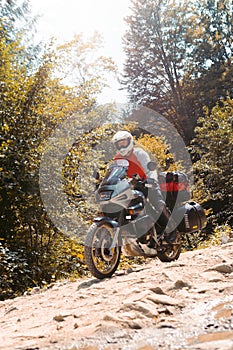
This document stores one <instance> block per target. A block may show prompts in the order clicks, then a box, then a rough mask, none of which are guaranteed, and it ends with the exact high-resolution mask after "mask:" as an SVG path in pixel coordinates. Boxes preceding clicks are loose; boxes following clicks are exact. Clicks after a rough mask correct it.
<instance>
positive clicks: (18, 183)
mask: <svg viewBox="0 0 233 350" xmlns="http://www.w3.org/2000/svg"><path fill="white" fill-rule="evenodd" d="M10 14H11V12H8V15H9V16H10ZM1 24H2V23H1ZM12 30H13V29H12ZM74 45H76V48H78V47H79V49H80V51H79V56H76V63H77V65H76V67H73V68H74V69H76V70H78V69H79V71H81V70H82V72H83V73H84V75H83V79H82V81H81V80H79V81H78V82H76V84H74V85H73V86H69V85H68V84H65V82H64V81H63V82H61V75H60V76H59V74H61V72H62V69H63V68H64V67H63V66H62V65H60V66H59V64H61V62H62V61H63V60H62V55H63V59H64V52H63V51H62V49H61V48H60V50H56V49H55V47H54V46H53V45H50V46H49V45H48V47H47V48H45V51H44V54H43V55H41V59H40V60H39V61H38V62H37V65H36V66H34V67H33V69H32V66H31V65H30V64H29V63H30V61H33V60H34V58H35V56H34V54H35V52H34V51H33V50H30V51H28V50H26V49H25V46H24V33H23V32H22V33H20V35H16V34H15V33H12V32H11V27H10V26H5V25H3V24H2V26H1V31H0V60H1V66H0V81H1V86H0V95H1V101H0V117H1V124H0V129H1V144H0V157H1V165H0V168H1V177H0V209H1V233H0V239H1V243H2V244H4V248H3V249H2V247H1V246H0V251H1V257H2V259H3V260H2V261H4V264H5V265H3V266H2V267H3V269H2V270H1V272H2V277H1V278H0V294H1V288H3V289H4V288H5V287H6V288H7V293H6V294H7V295H8V296H9V295H14V293H15V292H16V291H17V288H18V289H19V290H20V291H22V290H25V289H26V288H27V287H28V286H33V285H35V284H41V283H43V281H47V282H49V281H51V279H53V278H54V277H53V276H56V278H57V277H58V278H59V277H60V276H61V275H62V274H65V273H66V272H68V270H69V271H71V270H72V269H73V268H74V267H75V266H76V268H77V270H79V267H80V266H81V265H82V261H81V259H80V250H81V248H80V246H76V249H74V248H73V245H74V242H73V241H72V239H70V238H69V237H64V235H63V234H62V233H61V232H59V231H58V230H57V228H56V227H55V226H54V224H53V223H52V222H51V221H50V218H49V217H48V215H47V213H46V211H45V208H44V206H43V203H42V200H41V197H40V188H39V169H40V160H41V157H42V154H43V152H44V149H45V146H46V142H45V141H46V139H47V138H48V137H49V136H50V135H51V133H52V132H53V131H54V128H56V127H57V126H58V125H59V124H61V123H62V122H64V120H66V119H68V118H69V117H70V116H72V115H74V114H76V115H77V118H79V125H82V123H85V122H87V121H88V119H89V121H90V122H91V120H92V118H94V119H98V118H100V117H101V115H100V114H99V112H96V113H94V112H93V109H94V107H95V106H96V96H97V94H98V92H99V91H101V88H100V87H101V79H100V77H101V76H102V73H101V70H102V71H104V72H105V70H107V69H108V68H109V70H111V69H112V66H111V65H109V61H108V60H107V59H106V61H104V58H103V59H102V61H101V64H100V65H99V66H97V65H96V70H95V71H92V72H90V71H88V75H87V73H86V72H87V68H88V64H91V63H90V62H91V60H90V61H89V62H88V63H87V62H85V60H83V59H81V58H82V57H85V56H86V57H88V52H90V51H88V50H89V49H90V47H89V46H88V45H86V46H85V45H84V41H83V40H82V39H81V37H79V39H78V40H74V41H72V42H71V43H70V45H69V44H68V43H67V44H66V47H72V46H74ZM96 49H97V40H96V41H95V40H93V42H92V50H91V52H92V53H95V50H96ZM86 53H87V55H86ZM82 55H83V56H82ZM78 59H80V60H79V61H78ZM104 62H105V63H106V64H104ZM78 63H79V65H78ZM98 67H99V68H98ZM58 68H60V69H58ZM58 71H59V74H58ZM85 74H86V75H85ZM98 84H100V87H99V86H98ZM91 111H92V113H91ZM102 118H105V119H106V113H105V114H104V112H103V114H102ZM63 142H64V143H65V142H66V140H63ZM55 151H57V150H55ZM67 251H70V252H72V254H71V256H72V259H71V258H70V257H68V258H66V256H67V255H66V252H67ZM8 258H9V259H8ZM71 260H72V262H71ZM7 261H9V264H8V263H7ZM12 261H15V265H17V266H18V270H17V272H16V270H14V271H13V270H12V269H13V264H12ZM72 266H73V267H72ZM18 271H19V273H20V274H21V278H20V279H19V278H18ZM79 271H80V273H82V272H81V270H79ZM7 279H8V280H9V283H7V284H6V283H5V281H6V280H7ZM4 286H5V287H4ZM3 294H4V291H3ZM0 298H2V296H0Z"/></svg>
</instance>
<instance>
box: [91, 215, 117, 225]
mask: <svg viewBox="0 0 233 350" xmlns="http://www.w3.org/2000/svg"><path fill="white" fill-rule="evenodd" d="M94 223H95V224H96V225H97V226H100V225H102V224H109V225H110V226H111V227H113V228H117V227H119V224H118V222H117V221H115V220H112V219H110V218H109V217H108V216H99V217H97V218H95V219H94Z"/></svg>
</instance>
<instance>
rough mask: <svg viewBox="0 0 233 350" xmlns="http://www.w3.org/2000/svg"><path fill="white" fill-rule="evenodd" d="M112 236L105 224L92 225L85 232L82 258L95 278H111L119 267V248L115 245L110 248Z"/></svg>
mask: <svg viewBox="0 0 233 350" xmlns="http://www.w3.org/2000/svg"><path fill="white" fill-rule="evenodd" d="M114 234H115V232H114V229H113V227H112V226H110V225H108V224H106V223H103V224H102V225H100V226H97V225H96V224H93V225H91V226H90V228H89V230H88V231H87V236H86V241H85V248H84V257H85V262H86V264H87V267H88V269H89V271H90V272H91V273H92V275H93V276H95V277H96V278H99V279H103V278H107V277H111V276H112V275H113V273H114V272H115V271H116V269H117V267H118V265H119V262H120V255H121V247H120V246H119V244H118V243H116V246H115V247H113V248H111V245H112V240H113V237H114Z"/></svg>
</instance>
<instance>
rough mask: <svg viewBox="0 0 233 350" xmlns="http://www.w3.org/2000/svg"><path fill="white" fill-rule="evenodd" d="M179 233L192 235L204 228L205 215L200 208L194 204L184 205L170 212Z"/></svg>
mask: <svg viewBox="0 0 233 350" xmlns="http://www.w3.org/2000/svg"><path fill="white" fill-rule="evenodd" d="M172 216H173V218H174V220H175V221H176V222H177V224H178V229H179V231H180V232H184V233H192V232H195V231H198V230H201V229H203V228H204V227H205V226H206V215H205V211H204V209H203V208H202V206H201V205H200V204H198V203H196V202H189V203H185V204H184V205H182V206H181V207H179V208H178V209H175V210H174V211H173V212H172Z"/></svg>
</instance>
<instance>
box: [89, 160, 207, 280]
mask: <svg viewBox="0 0 233 350" xmlns="http://www.w3.org/2000/svg"><path fill="white" fill-rule="evenodd" d="M128 165H129V163H128V161H127V160H125V159H118V160H115V161H114V162H113V163H112V164H111V165H110V166H109V169H108V171H107V173H106V175H105V177H104V178H103V180H102V181H101V182H100V184H99V186H98V188H97V190H96V199H97V202H98V205H99V209H100V212H99V216H97V217H96V218H95V219H94V222H93V224H92V225H91V226H90V228H89V229H88V231H87V234H86V239H85V246H84V257H85V262H86V265H87V267H88V269H89V271H90V272H91V273H92V275H93V276H94V277H96V278H98V279H104V278H108V277H111V276H112V275H113V274H114V273H115V271H116V270H117V268H118V265H119V263H120V257H121V254H124V255H125V256H129V257H135V256H142V257H145V258H156V257H157V258H159V259H160V261H162V262H171V261H174V260H177V259H178V258H179V256H180V254H181V248H182V239H181V238H182V235H183V234H187V233H192V232H196V231H198V230H200V229H202V228H204V227H205V225H206V216H205V212H204V209H203V208H202V207H201V205H199V204H198V203H196V202H193V201H186V202H184V199H187V194H188V190H187V178H186V177H185V174H182V173H161V174H160V188H161V191H162V193H163V194H165V193H167V194H169V195H168V196H167V198H166V197H165V200H166V203H167V205H168V207H169V205H170V210H171V212H172V217H173V219H174V220H175V222H176V224H177V237H176V240H175V241H174V242H173V243H169V242H167V241H166V240H165V232H164V229H163V228H162V227H161V225H160V223H159V213H157V212H156V209H155V208H154V207H153V205H152V204H151V203H150V201H149V195H148V194H149V191H150V189H151V188H152V186H153V181H154V180H153V179H150V178H147V179H146V180H143V179H140V178H139V177H138V175H137V174H135V176H133V177H132V178H131V179H129V178H127V169H128ZM154 169H155V163H153V162H150V163H148V170H154ZM184 179H185V181H183V180H184ZM171 187H172V190H171ZM184 193H185V195H186V197H184V196H183V194H184ZM180 195H181V196H180ZM171 196H173V201H172V200H171ZM179 196H180V199H179ZM174 198H175V199H174ZM167 199H168V202H169V203H168V202H167ZM155 218H157V219H158V220H157V219H155Z"/></svg>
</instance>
